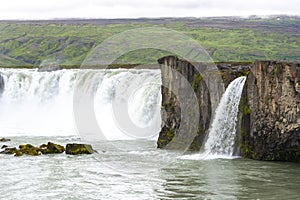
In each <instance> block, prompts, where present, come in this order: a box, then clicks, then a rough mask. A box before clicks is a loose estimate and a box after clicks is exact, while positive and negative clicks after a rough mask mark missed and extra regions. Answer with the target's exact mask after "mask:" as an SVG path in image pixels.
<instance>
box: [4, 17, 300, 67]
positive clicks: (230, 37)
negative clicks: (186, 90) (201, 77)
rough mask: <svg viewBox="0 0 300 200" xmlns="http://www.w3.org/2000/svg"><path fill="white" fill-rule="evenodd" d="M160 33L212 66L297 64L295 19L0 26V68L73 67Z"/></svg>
mask: <svg viewBox="0 0 300 200" xmlns="http://www.w3.org/2000/svg"><path fill="white" fill-rule="evenodd" d="M149 26H155V27H164V28H170V29H174V30H176V31H179V32H181V33H184V34H186V35H188V36H190V37H192V38H194V39H195V40H197V41H199V43H200V44H201V45H203V46H204V47H205V49H206V50H207V51H208V52H209V53H210V54H211V56H212V58H213V59H214V61H216V62H249V61H254V60H299V59H300V58H299V55H300V48H299V47H300V34H299V30H300V18H298V17H284V16H281V17H280V19H279V18H278V17H273V18H268V19H263V18H249V19H242V18H200V19H197V18H182V19H137V20H129V19H127V20H126V19H124V20H115V21H114V20H90V21H89V20H85V21H80V20H72V21H66V20H65V21H45V22H43V21H32V22H22V21H15V22H10V21H0V41H1V43H0V66H5V67H17V66H24V67H26V66H27V67H28V66H39V65H41V64H43V63H45V62H46V63H49V62H55V63H58V64H60V65H63V66H65V67H72V68H73V67H78V66H79V65H80V64H81V63H82V62H83V60H84V59H85V57H86V56H87V55H88V53H89V52H91V50H92V49H93V48H95V47H96V46H97V45H99V44H100V43H101V42H102V41H103V40H105V39H107V38H109V37H110V36H113V35H114V34H117V33H121V32H123V31H126V30H129V29H133V28H140V27H149ZM167 54H170V53H168V52H162V51H159V50H154V49H144V50H138V51H133V52H131V53H129V54H127V55H124V56H122V57H121V58H119V60H118V61H117V62H116V64H118V63H130V64H137V63H142V64H143V63H155V62H156V60H157V58H159V57H162V56H164V55H167Z"/></svg>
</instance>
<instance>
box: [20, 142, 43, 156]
mask: <svg viewBox="0 0 300 200" xmlns="http://www.w3.org/2000/svg"><path fill="white" fill-rule="evenodd" d="M19 148H20V151H21V152H22V154H27V155H31V156H38V155H41V149H40V148H37V147H34V146H32V145H31V144H24V145H19Z"/></svg>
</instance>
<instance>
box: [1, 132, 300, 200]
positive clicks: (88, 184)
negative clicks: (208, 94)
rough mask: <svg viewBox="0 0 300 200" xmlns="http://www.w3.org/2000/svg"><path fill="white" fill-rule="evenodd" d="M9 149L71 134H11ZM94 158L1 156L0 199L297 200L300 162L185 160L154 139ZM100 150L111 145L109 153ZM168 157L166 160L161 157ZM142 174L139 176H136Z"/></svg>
mask: <svg viewBox="0 0 300 200" xmlns="http://www.w3.org/2000/svg"><path fill="white" fill-rule="evenodd" d="M11 139H12V141H11V142H10V143H9V144H10V145H17V144H22V143H26V142H30V143H32V144H35V145H38V144H41V143H45V142H47V141H54V142H57V143H60V144H65V143H70V142H78V141H79V139H78V138H76V137H13V138H11ZM101 145H102V146H103V148H102V149H104V150H105V151H101V148H100V149H98V152H99V153H97V154H92V155H80V156H71V155H66V154H58V155H43V156H37V157H34V156H22V157H13V156H9V155H0V160H1V165H0V171H1V181H0V199H299V198H300V192H299V191H300V165H299V164H295V163H284V162H263V161H254V160H248V159H243V158H237V159H212V160H200V159H199V160H188V159H182V157H183V156H182V154H181V152H170V151H164V150H159V149H157V148H156V145H155V142H154V141H144V140H131V141H130V140H126V141H111V142H109V141H107V142H104V143H102V144H101ZM107 145H108V146H110V145H113V146H114V147H116V148H113V149H111V150H108V149H109V148H107ZM170 157H171V158H173V159H172V160H169V161H168V160H167V161H166V159H164V158H170ZM135 169H136V170H135ZM143 169H144V171H142V170H143Z"/></svg>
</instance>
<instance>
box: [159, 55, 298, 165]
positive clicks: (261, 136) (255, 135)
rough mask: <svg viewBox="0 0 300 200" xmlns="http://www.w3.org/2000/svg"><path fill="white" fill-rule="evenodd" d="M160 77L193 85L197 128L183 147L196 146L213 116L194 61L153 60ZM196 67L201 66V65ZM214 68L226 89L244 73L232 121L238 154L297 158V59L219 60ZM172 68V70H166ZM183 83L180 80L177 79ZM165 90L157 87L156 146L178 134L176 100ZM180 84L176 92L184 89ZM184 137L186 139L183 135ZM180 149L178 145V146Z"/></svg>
mask: <svg viewBox="0 0 300 200" xmlns="http://www.w3.org/2000/svg"><path fill="white" fill-rule="evenodd" d="M158 62H159V63H160V65H161V71H162V81H163V83H164V82H166V81H169V82H172V81H173V82H178V81H179V80H176V76H175V74H174V72H176V73H180V74H181V75H182V76H183V77H184V78H185V79H186V80H188V82H189V83H190V85H191V86H192V88H193V90H194V92H195V94H196V96H197V99H198V102H199V113H200V118H199V122H198V125H199V130H198V131H197V135H196V136H195V137H194V140H193V142H192V143H191V144H187V143H186V144H185V145H189V147H188V150H194V151H195V150H196V151H198V150H200V148H201V146H202V144H203V141H204V139H205V137H206V135H207V133H208V129H209V124H210V122H211V119H212V113H213V106H212V105H213V103H216V102H213V101H214V99H212V98H210V95H214V94H210V91H209V89H208V86H207V84H206V82H205V81H204V79H203V77H202V76H201V74H199V73H198V72H196V71H195V69H194V67H193V65H192V64H191V63H189V62H187V61H184V60H180V59H178V58H177V57H175V56H168V57H164V58H161V59H159V60H158ZM200 65H201V64H200ZM217 68H218V70H217V71H218V72H217V73H219V74H220V76H221V77H222V80H223V83H224V86H225V88H226V87H227V86H228V84H229V83H230V82H231V81H232V80H234V79H235V78H237V77H239V76H247V81H246V84H245V86H244V90H243V95H242V99H241V102H240V106H239V107H240V108H239V116H238V118H239V120H238V123H237V130H238V134H237V135H238V136H239V137H237V138H236V140H237V142H236V143H237V144H238V145H239V148H238V149H239V151H238V152H237V153H238V154H240V155H242V156H243V157H245V158H251V159H256V160H277V161H295V162H300V63H297V62H280V61H257V62H255V63H253V64H245V65H243V64H241V63H224V64H222V63H220V64H217ZM171 69H172V70H174V71H173V72H171ZM176 84H177V85H182V84H181V83H176ZM169 86H170V87H169V88H167V87H164V86H163V87H162V120H163V122H162V129H161V132H160V134H159V138H158V141H157V146H158V148H168V146H169V144H170V143H171V141H172V140H173V138H175V136H176V134H177V133H178V132H179V125H180V122H181V120H182V119H181V110H180V106H181V105H180V103H181V102H180V101H179V100H178V98H177V97H176V95H175V94H174V93H172V92H171V91H172V87H171V84H169ZM185 89H186V88H180V87H179V89H178V90H185ZM181 137H182V136H181ZM186 137H191V136H190V135H189V133H186ZM172 142H173V141H172ZM178 149H180V145H179V146H178Z"/></svg>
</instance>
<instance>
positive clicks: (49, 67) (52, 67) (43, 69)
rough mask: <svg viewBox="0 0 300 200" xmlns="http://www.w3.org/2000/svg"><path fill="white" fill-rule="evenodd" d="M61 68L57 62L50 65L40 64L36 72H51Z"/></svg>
mask: <svg viewBox="0 0 300 200" xmlns="http://www.w3.org/2000/svg"><path fill="white" fill-rule="evenodd" d="M62 69H63V68H62V67H61V66H59V65H57V64H52V65H46V66H41V67H40V68H39V69H38V72H52V71H57V70H62Z"/></svg>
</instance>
